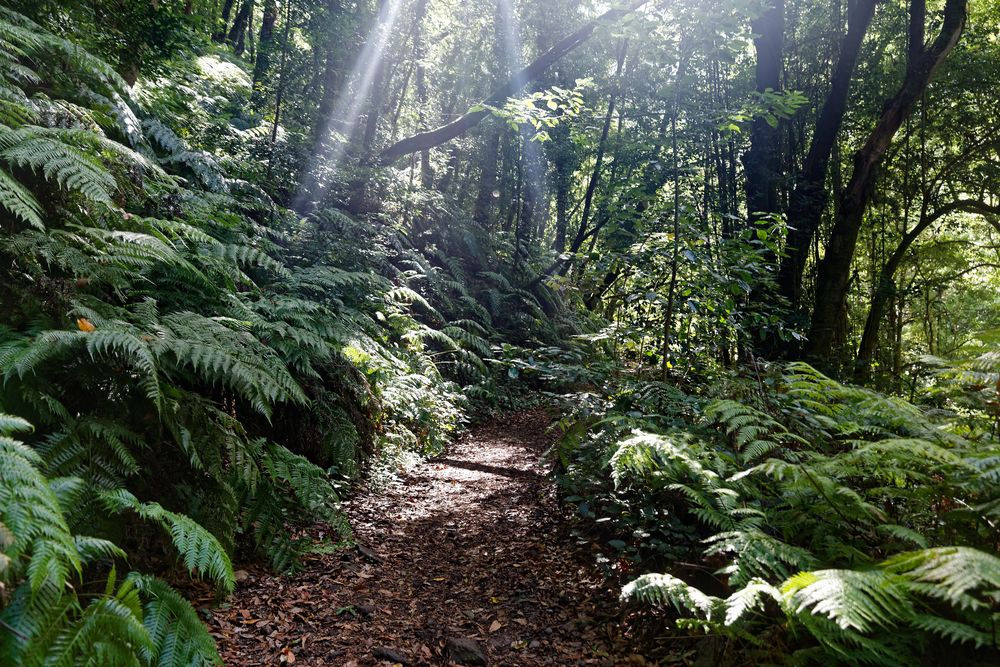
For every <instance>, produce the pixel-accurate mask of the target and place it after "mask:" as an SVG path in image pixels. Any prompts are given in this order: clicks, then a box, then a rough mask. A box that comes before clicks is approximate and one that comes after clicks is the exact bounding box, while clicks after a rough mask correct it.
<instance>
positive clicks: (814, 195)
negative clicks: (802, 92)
mask: <svg viewBox="0 0 1000 667" xmlns="http://www.w3.org/2000/svg"><path fill="white" fill-rule="evenodd" d="M878 2H879V0H855V2H853V3H851V4H850V6H849V9H848V12H847V33H846V34H845V35H844V37H843V39H842V40H841V42H840V53H839V55H838V57H837V64H836V66H835V67H834V71H833V76H832V77H831V79H830V92H829V93H827V96H826V99H825V100H824V102H823V108H822V109H821V110H820V112H819V116H817V118H816V128H815V130H814V131H813V136H812V142H811V143H810V144H809V152H808V153H807V154H806V158H805V162H804V163H803V165H802V171H800V172H799V174H798V177H797V178H796V179H795V185H794V187H793V189H792V192H791V195H790V200H789V203H788V224H789V229H788V236H787V239H786V244H785V256H784V257H783V258H782V260H781V264H780V266H779V268H778V288H779V290H780V292H781V294H782V296H784V297H785V298H786V299H788V302H789V303H790V304H791V306H792V307H793V308H798V307H799V306H800V305H801V303H802V274H803V272H804V270H805V265H806V258H807V257H808V256H809V245H810V243H811V242H812V239H813V235H814V234H815V233H816V230H818V229H819V225H820V221H821V220H822V217H823V210H824V209H825V208H826V201H827V194H826V172H827V168H828V166H829V164H830V156H831V155H832V153H833V149H834V146H835V145H836V142H837V136H838V135H839V134H840V127H841V125H842V123H843V120H844V112H845V111H846V109H847V99H848V96H849V93H850V87H851V78H852V77H853V75H854V69H855V67H856V65H857V61H858V54H859V53H860V51H861V44H862V42H864V38H865V35H866V34H867V32H868V27H869V26H870V25H871V21H872V17H873V16H874V15H875V6H876V5H877V4H878Z"/></svg>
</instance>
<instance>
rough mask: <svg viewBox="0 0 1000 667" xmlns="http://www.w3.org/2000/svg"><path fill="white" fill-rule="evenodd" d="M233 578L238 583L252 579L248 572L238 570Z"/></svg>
mask: <svg viewBox="0 0 1000 667" xmlns="http://www.w3.org/2000/svg"><path fill="white" fill-rule="evenodd" d="M233 578H234V579H236V582H237V583H243V582H244V581H246V580H247V579H249V578H250V573H249V572H247V571H246V570H236V571H235V572H233Z"/></svg>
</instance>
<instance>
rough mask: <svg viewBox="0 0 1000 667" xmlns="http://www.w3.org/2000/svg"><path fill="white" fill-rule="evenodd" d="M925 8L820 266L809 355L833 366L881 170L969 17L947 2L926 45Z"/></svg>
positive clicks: (914, 2)
mask: <svg viewBox="0 0 1000 667" xmlns="http://www.w3.org/2000/svg"><path fill="white" fill-rule="evenodd" d="M923 9H924V7H923V2H922V0H911V3H910V11H911V12H912V13H914V14H916V15H917V16H918V17H919V20H916V19H911V24H910V25H911V44H914V43H915V44H919V45H920V46H919V48H916V47H914V48H911V49H910V59H909V60H908V61H907V67H906V77H905V79H904V81H903V84H902V86H901V87H900V89H899V91H898V92H897V93H896V95H895V96H893V98H892V99H890V100H889V101H888V102H887V103H886V105H885V108H884V110H883V112H882V116H881V118H880V119H879V121H878V124H877V125H876V126H875V129H874V130H872V132H871V134H870V135H869V136H868V139H867V141H866V142H865V144H864V146H862V148H861V150H859V151H858V152H857V153H856V154H855V156H854V170H853V172H852V173H851V179H850V181H849V182H848V184H847V186H846V187H845V189H844V193H843V196H842V197H841V199H840V206H839V209H838V213H837V217H836V220H835V222H834V227H833V232H832V234H831V236H830V242H829V244H828V245H827V248H826V254H825V255H824V257H823V260H822V261H821V262H820V264H819V271H818V275H817V280H816V297H815V303H814V306H813V317H812V325H811V327H810V332H809V342H808V345H807V348H806V352H807V355H808V356H810V357H813V358H815V359H818V360H821V361H826V362H830V361H833V360H835V359H838V358H839V359H843V356H844V343H845V342H846V340H845V338H846V336H845V334H846V307H847V293H848V288H849V282H850V272H851V264H852V262H853V260H854V251H855V248H856V246H857V240H858V232H859V231H860V229H861V225H862V223H863V221H864V215H865V212H866V210H867V209H868V204H869V202H870V200H871V195H872V190H873V187H874V184H875V180H876V178H877V175H878V168H879V166H880V165H881V163H882V160H883V158H884V157H885V153H886V150H888V148H889V145H890V144H891V142H892V139H893V137H894V136H895V134H896V132H897V131H898V130H899V128H900V126H902V124H903V121H905V120H906V118H907V117H908V116H909V115H910V113H911V112H912V111H913V108H914V106H915V105H916V103H917V100H919V99H920V96H921V95H922V94H923V92H924V90H926V88H927V85H928V84H929V83H930V81H931V79H932V78H933V76H934V73H935V71H936V70H937V68H938V67H939V66H940V65H941V63H942V62H944V59H945V58H946V57H947V56H948V54H949V53H950V52H951V50H952V48H954V46H955V44H956V43H957V42H958V39H959V37H960V36H961V34H962V30H963V29H964V27H965V22H966V18H967V15H968V12H967V7H966V0H947V2H946V4H945V9H944V20H943V22H942V24H941V30H940V32H939V34H938V36H937V37H936V38H935V39H934V42H933V43H932V44H931V45H930V46H929V47H925V46H924V45H923V41H922V40H923V23H924V16H923ZM917 28H919V29H917Z"/></svg>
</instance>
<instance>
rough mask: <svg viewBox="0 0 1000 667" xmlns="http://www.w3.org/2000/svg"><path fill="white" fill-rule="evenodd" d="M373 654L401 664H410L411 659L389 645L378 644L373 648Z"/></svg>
mask: <svg viewBox="0 0 1000 667" xmlns="http://www.w3.org/2000/svg"><path fill="white" fill-rule="evenodd" d="M372 655H373V656H375V657H376V658H378V659H379V660H388V661H389V662H398V663H399V664H401V665H408V664H410V659H409V658H407V657H406V656H405V655H403V654H402V653H400V652H399V651H397V650H395V649H392V648H389V647H388V646H376V647H375V648H373V649H372Z"/></svg>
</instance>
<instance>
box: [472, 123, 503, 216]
mask: <svg viewBox="0 0 1000 667" xmlns="http://www.w3.org/2000/svg"><path fill="white" fill-rule="evenodd" d="M499 153H500V128H498V127H496V123H494V124H493V125H492V126H491V127H490V128H489V130H488V131H487V134H486V144H485V146H484V147H483V152H482V156H483V158H482V165H481V167H480V177H479V189H478V191H477V192H476V203H475V204H474V205H473V209H472V219H473V220H474V221H475V222H476V224H477V225H479V226H480V227H482V228H483V229H489V228H490V227H491V226H492V224H493V216H492V209H493V199H494V197H493V193H494V191H496V189H497V160H498V157H499Z"/></svg>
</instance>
